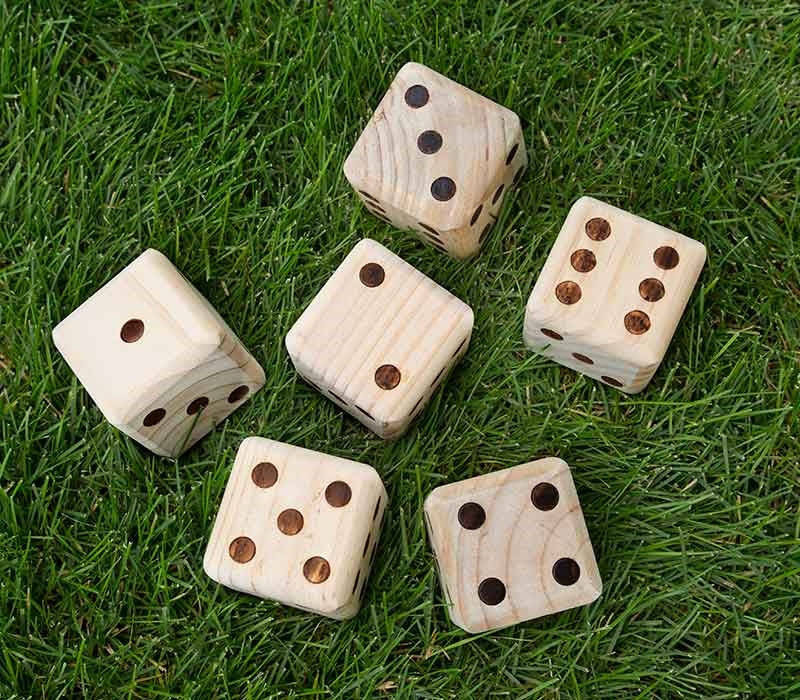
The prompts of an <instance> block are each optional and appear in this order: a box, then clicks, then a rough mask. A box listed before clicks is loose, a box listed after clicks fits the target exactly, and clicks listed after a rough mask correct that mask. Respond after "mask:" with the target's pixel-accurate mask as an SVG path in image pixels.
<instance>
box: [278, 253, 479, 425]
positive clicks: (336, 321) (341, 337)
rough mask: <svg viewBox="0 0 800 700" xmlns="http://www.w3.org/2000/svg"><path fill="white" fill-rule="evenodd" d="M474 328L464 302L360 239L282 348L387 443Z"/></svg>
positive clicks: (421, 403) (306, 375)
mask: <svg viewBox="0 0 800 700" xmlns="http://www.w3.org/2000/svg"><path fill="white" fill-rule="evenodd" d="M377 267H380V269H381V274H377V272H376V270H377ZM365 270H371V272H367V273H365ZM365 275H366V277H367V279H368V280H369V281H370V284H365V283H364V277H365ZM378 278H380V283H379V284H373V283H372V282H374V281H375V280H377V279H378ZM472 324H473V314H472V310H471V309H470V307H469V306H467V305H466V304H465V303H464V302H462V301H461V300H459V299H458V298H456V297H455V296H453V295H452V294H450V293H449V292H448V291H446V290H445V289H443V288H442V287H440V286H439V285H437V284H436V283H435V282H433V281H432V280H431V279H429V278H428V277H426V276H425V275H423V274H422V273H421V272H419V271H418V270H416V269H415V268H413V267H412V266H411V265H409V264H408V263H406V262H405V261H403V260H402V259H401V258H399V257H397V256H396V255H394V254H393V253H391V252H390V251H389V250H387V249H386V248H384V247H383V246H382V245H380V244H379V243H376V242H375V241H372V240H369V239H364V240H362V241H361V242H359V243H358V244H357V245H356V246H355V247H354V248H353V250H352V251H351V252H350V253H349V254H348V256H347V257H346V258H345V260H344V261H343V262H342V264H341V265H340V266H339V267H338V269H337V270H336V271H335V272H334V274H333V275H332V276H331V278H330V279H329V280H328V281H327V282H326V284H325V285H324V286H323V288H322V289H321V290H320V291H319V293H318V294H317V295H316V297H315V298H314V299H313V301H312V302H311V304H309V306H308V308H307V309H306V310H305V311H304V312H303V314H302V315H301V316H300V318H299V319H298V320H297V322H296V323H295V324H294V326H293V327H292V328H291V330H290V331H289V333H288V334H287V336H286V348H287V350H288V351H289V355H290V357H291V359H292V362H293V363H294V365H295V367H296V368H297V371H298V372H299V373H300V374H301V376H303V377H304V378H306V379H307V380H308V381H309V382H312V383H313V384H314V385H315V386H316V387H318V388H319V389H320V390H321V391H322V393H323V394H324V395H326V396H328V397H333V398H334V400H335V401H336V402H337V405H339V406H341V407H342V408H344V409H345V410H346V411H348V412H349V413H350V414H351V415H352V416H353V417H355V418H356V419H358V420H359V421H361V422H362V423H363V424H364V425H366V426H367V427H368V428H370V429H371V430H373V431H374V432H375V433H376V434H378V435H380V436H381V437H386V438H391V437H397V436H398V435H400V434H402V432H403V431H404V430H405V429H406V428H407V427H408V425H409V423H410V421H411V419H412V417H413V415H416V413H418V412H419V411H420V410H421V407H422V406H424V403H425V402H426V401H427V399H428V398H429V397H430V394H431V393H432V392H431V388H432V386H433V388H435V386H438V384H439V383H440V382H441V379H442V378H443V376H444V374H445V373H446V372H445V370H446V369H448V368H449V367H451V366H452V365H453V364H454V363H455V361H457V360H458V359H459V358H460V357H461V356H463V354H464V352H466V350H467V347H468V345H469V338H470V336H471V333H472Z"/></svg>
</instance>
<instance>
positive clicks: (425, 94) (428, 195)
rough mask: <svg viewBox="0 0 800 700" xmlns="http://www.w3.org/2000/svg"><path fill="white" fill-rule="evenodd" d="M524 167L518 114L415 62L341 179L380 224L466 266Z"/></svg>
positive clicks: (357, 147) (396, 85) (392, 89)
mask: <svg viewBox="0 0 800 700" xmlns="http://www.w3.org/2000/svg"><path fill="white" fill-rule="evenodd" d="M527 162H528V157H527V154H526V151H525V141H524V138H523V135H522V128H521V126H520V121H519V117H518V116H517V115H516V114H514V112H512V111H511V110H509V109H506V108H505V107H502V106H500V105H498V104H496V103H495V102H492V101H491V100H490V99H488V98H486V97H483V96H481V95H479V94H477V93H475V92H473V91H472V90H469V89H467V88H465V87H464V86H463V85H459V84H458V83H456V82H454V81H452V80H450V79H449V78H446V77H444V76H443V75H440V74H439V73H437V72H436V71H433V70H431V69H430V68H427V67H425V66H423V65H420V64H419V63H406V64H405V65H404V66H403V67H402V68H401V69H400V71H399V72H398V74H397V76H396V77H395V79H394V81H393V82H392V84H391V85H390V86H389V90H388V92H387V93H386V95H385V96H384V97H383V99H382V100H381V102H380V104H379V105H378V108H377V109H376V110H375V113H374V114H373V116H372V118H371V119H370V121H369V123H368V124H367V126H366V128H365V129H364V131H363V132H362V134H361V136H360V137H359V138H358V141H357V142H356V144H355V146H354V147H353V150H352V151H351V152H350V155H349V156H348V157H347V160H346V161H345V164H344V173H345V176H346V177H347V179H348V180H349V181H350V184H351V185H352V186H353V188H354V189H355V190H356V191H357V192H358V194H359V196H360V197H361V199H362V201H363V202H364V204H365V205H366V207H367V209H369V211H371V212H372V213H373V214H374V215H375V216H377V217H378V218H379V219H382V220H383V221H386V222H387V223H390V224H392V225H393V226H396V227H398V228H404V229H405V228H410V229H412V230H414V231H416V232H417V233H418V234H419V236H420V237H421V238H422V240H423V241H426V242H427V243H430V244H431V245H433V246H435V247H436V248H438V249H439V250H442V251H445V252H447V253H449V254H450V255H452V256H453V257H456V258H467V257H470V256H472V255H474V254H475V253H477V252H478V250H480V247H481V245H482V244H483V241H484V239H485V237H486V235H487V234H488V232H489V230H490V229H491V227H492V225H493V224H494V222H495V221H496V220H497V217H498V213H499V210H500V207H501V205H502V200H503V197H504V195H505V194H506V193H507V192H508V190H509V188H510V187H512V186H513V185H516V184H517V182H519V179H520V178H521V177H522V173H523V171H524V169H525V166H526V164H527Z"/></svg>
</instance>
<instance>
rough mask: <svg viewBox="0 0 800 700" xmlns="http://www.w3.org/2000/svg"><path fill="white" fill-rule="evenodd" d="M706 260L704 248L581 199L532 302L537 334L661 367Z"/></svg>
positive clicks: (531, 315)
mask: <svg viewBox="0 0 800 700" xmlns="http://www.w3.org/2000/svg"><path fill="white" fill-rule="evenodd" d="M705 260H706V249H705V246H704V245H703V244H702V243H700V242H698V241H695V240H693V239H691V238H688V237H687V236H684V235H682V234H680V233H676V232H675V231H671V230H670V229H668V228H665V227H664V226H660V225H658V224H655V223H653V222H652V221H648V220H647V219H643V218H641V217H639V216H636V215H634V214H630V213H629V212H626V211H624V210H622V209H618V208H617V207H613V206H611V205H609V204H606V203H604V202H601V201H599V200H597V199H593V198H591V197H581V198H580V199H579V200H578V201H577V202H575V204H574V205H573V206H572V208H571V209H570V212H569V214H568V216H567V218H566V220H565V222H564V225H563V226H562V228H561V231H560V233H559V234H558V238H557V239H556V242H555V244H554V245H553V248H552V250H551V251H550V254H549V255H548V258H547V261H546V262H545V265H544V267H543V268H542V272H541V274H540V275H539V278H538V279H537V281H536V285H535V286H534V289H533V292H532V293H531V296H530V299H529V300H528V304H527V314H526V315H527V316H528V317H529V318H530V319H533V320H535V325H536V326H537V328H532V329H531V331H532V332H540V333H544V334H545V335H547V336H549V337H551V338H554V339H556V340H558V339H559V338H558V336H561V337H562V338H561V339H563V340H565V341H567V342H568V341H569V340H570V338H573V339H579V340H580V341H581V342H582V343H583V344H584V346H585V345H589V346H593V347H596V348H598V349H599V350H600V351H601V352H604V353H605V354H611V355H614V356H615V357H618V358H621V359H623V360H625V361H630V362H631V363H634V364H638V365H658V363H660V362H661V360H662V358H663V356H664V353H665V352H666V349H667V346H668V345H669V342H670V340H671V339H672V336H673V334H674V332H675V328H676V327H677V325H678V322H679V321H680V317H681V314H682V313H683V310H684V308H685V306H686V304H687V302H688V300H689V297H690V296H691V294H692V290H693V289H694V285H695V283H696V282H697V279H698V277H699V276H700V272H701V270H702V268H703V265H704V264H705ZM526 322H527V321H526ZM526 335H527V329H526ZM545 340H546V339H545Z"/></svg>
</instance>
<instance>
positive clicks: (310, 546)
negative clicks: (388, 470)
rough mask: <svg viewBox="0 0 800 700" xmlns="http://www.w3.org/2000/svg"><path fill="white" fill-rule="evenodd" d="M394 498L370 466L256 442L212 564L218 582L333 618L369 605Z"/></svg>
mask: <svg viewBox="0 0 800 700" xmlns="http://www.w3.org/2000/svg"><path fill="white" fill-rule="evenodd" d="M387 501H388V497H387V495H386V490H385V489H384V487H383V483H382V482H381V479H380V477H379V476H378V473H377V472H376V471H375V470H374V469H373V468H372V467H370V466H368V465H366V464H360V463H359V462H352V461H350V460H348V459H341V458H339V457H333V456H331V455H326V454H323V453H321V452H314V451H312V450H306V449H303V448H300V447H294V446H293V445H287V444H286V443H281V442H275V441H274V440H268V439H266V438H260V437H250V438H247V439H246V440H244V441H243V442H242V444H241V446H240V447H239V451H238V453H237V455H236V460H235V462H234V465H233V470H232V471H231V475H230V478H229V479H228V484H227V486H226V487H225V494H224V495H223V497H222V503H221V505H220V507H219V512H218V513H217V517H216V520H215V521H214V526H213V529H212V531H211V537H210V538H209V542H208V546H207V548H206V552H205V556H204V558H203V568H204V569H205V571H206V573H207V574H208V575H209V576H210V577H211V578H212V579H213V580H214V581H216V582H218V583H221V584H223V585H225V586H228V587H229V588H233V589H235V590H237V591H241V592H243V593H250V594H252V595H255V596H259V597H261V598H269V599H273V600H277V601H279V602H281V603H284V604H286V605H291V606H294V607H297V608H300V609H303V610H308V611H311V612H316V613H319V614H320V615H325V616H327V617H331V618H334V619H339V620H343V619H347V618H350V617H353V616H354V615H355V614H356V613H357V612H358V610H359V608H360V606H361V599H362V596H363V593H364V589H365V586H366V582H367V579H368V577H369V572H370V569H371V567H372V564H373V561H374V558H375V552H376V551H377V546H378V539H379V536H380V528H381V521H382V519H383V514H384V511H385V509H386V504H387Z"/></svg>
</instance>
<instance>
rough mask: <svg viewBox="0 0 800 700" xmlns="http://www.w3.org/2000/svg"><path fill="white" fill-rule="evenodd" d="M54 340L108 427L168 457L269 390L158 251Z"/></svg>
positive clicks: (74, 316) (84, 307) (89, 303)
mask: <svg viewBox="0 0 800 700" xmlns="http://www.w3.org/2000/svg"><path fill="white" fill-rule="evenodd" d="M53 340H54V342H55V344H56V347H57V348H58V350H59V352H60V353H61V354H62V355H63V356H64V359H65V360H66V361H67V363H68V364H69V366H70V367H71V368H72V370H73V372H75V374H76V375H77V377H78V379H79V380H80V381H81V383H82V384H83V385H84V387H86V390H87V391H88V392H89V395H90V396H91V397H92V399H93V400H94V402H95V403H96V404H97V406H98V408H99V409H100V411H101V412H102V413H103V415H104V416H105V417H106V418H107V419H108V421H109V422H110V423H112V424H113V425H115V426H116V427H117V428H119V429H120V430H122V431H123V432H124V433H126V434H127V435H130V436H131V437H132V438H133V439H134V440H137V441H138V442H140V443H141V444H142V445H144V446H145V447H147V448H149V449H150V450H152V451H153V452H155V453H156V454H159V455H164V456H168V457H176V456H178V455H179V454H180V453H181V452H183V451H184V450H186V449H188V448H189V447H191V446H192V445H193V444H194V443H195V442H197V440H199V439H200V438H201V437H203V435H205V434H206V433H208V432H209V431H210V430H212V429H213V428H214V426H215V425H216V424H217V423H219V422H220V421H221V420H222V419H224V418H225V417H226V416H227V415H228V414H229V413H231V412H232V411H234V410H235V409H236V408H238V407H239V406H240V405H241V404H242V403H243V402H244V401H245V400H246V399H247V398H249V397H250V396H251V395H252V394H253V393H254V392H255V391H257V390H258V389H260V388H261V387H262V386H263V384H264V372H263V370H262V369H261V367H260V366H259V364H258V363H257V362H256V361H255V360H254V359H253V358H252V357H251V356H250V354H249V353H248V352H247V350H246V349H245V348H244V346H243V345H242V344H241V342H240V341H239V339H238V338H237V337H236V336H235V335H234V333H233V331H231V329H230V328H228V326H227V325H226V323H225V322H224V321H223V320H222V318H221V317H220V316H219V314H218V313H217V312H216V311H215V310H214V308H213V307H212V306H211V305H210V304H209V303H208V302H207V301H206V300H205V299H204V298H203V296H202V295H201V294H200V293H199V292H198V291H197V290H196V289H195V288H194V287H193V286H192V285H191V284H190V283H189V282H188V281H187V280H186V278H185V277H183V275H181V273H180V272H179V271H178V270H177V269H176V268H175V267H174V266H173V265H172V263H171V262H170V261H169V260H167V258H166V257H164V256H163V255H162V254H161V253H159V252H158V251H156V250H152V249H151V250H147V251H145V252H144V253H142V254H141V255H140V256H139V257H138V258H137V259H136V260H134V261H133V262H132V263H131V264H130V265H128V267H126V268H125V269H124V270H122V272H120V273H119V274H118V275H117V276H116V277H114V278H113V279H112V280H111V281H110V282H108V284H106V285H105V286H104V287H103V288H102V289H100V290H99V291H98V292H96V293H95V294H93V295H92V296H91V297H89V299H87V300H86V301H85V302H84V303H83V304H81V306H79V307H78V308H77V309H75V311H73V312H72V313H71V314H70V315H69V316H67V318H65V319H64V320H63V321H62V322H61V323H59V324H58V326H56V327H55V329H53Z"/></svg>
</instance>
